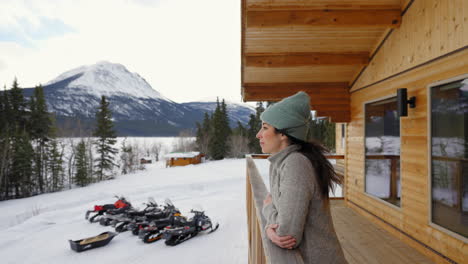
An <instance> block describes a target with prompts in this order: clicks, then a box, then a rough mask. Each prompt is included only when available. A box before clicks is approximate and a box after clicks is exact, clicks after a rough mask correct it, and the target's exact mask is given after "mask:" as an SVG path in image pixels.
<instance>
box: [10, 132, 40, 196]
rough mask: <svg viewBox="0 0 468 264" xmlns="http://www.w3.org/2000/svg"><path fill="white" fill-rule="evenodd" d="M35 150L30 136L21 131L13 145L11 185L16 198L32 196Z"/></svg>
mask: <svg viewBox="0 0 468 264" xmlns="http://www.w3.org/2000/svg"><path fill="white" fill-rule="evenodd" d="M33 155H34V150H33V148H32V146H31V142H30V139H29V136H28V134H27V133H26V132H25V131H21V132H20V133H19V134H18V135H16V136H15V139H14V143H13V159H12V160H13V162H12V168H11V176H10V177H11V183H12V185H13V186H12V187H14V189H13V193H14V194H15V195H14V197H15V198H21V197H28V196H30V195H31V194H32V192H33V190H32V179H31V176H32V161H33Z"/></svg>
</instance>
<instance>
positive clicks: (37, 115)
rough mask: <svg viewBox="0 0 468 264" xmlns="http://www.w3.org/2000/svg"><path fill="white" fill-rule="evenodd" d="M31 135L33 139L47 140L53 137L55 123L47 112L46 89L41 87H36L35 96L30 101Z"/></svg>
mask: <svg viewBox="0 0 468 264" xmlns="http://www.w3.org/2000/svg"><path fill="white" fill-rule="evenodd" d="M30 110H31V120H30V134H31V138H32V139H41V140H47V139H48V138H49V137H50V136H53V133H52V132H53V121H52V118H51V115H50V113H49V112H48V111H47V104H46V100H45V97H44V89H43V88H42V86H41V85H39V86H36V88H35V89H34V95H33V96H32V97H31V99H30Z"/></svg>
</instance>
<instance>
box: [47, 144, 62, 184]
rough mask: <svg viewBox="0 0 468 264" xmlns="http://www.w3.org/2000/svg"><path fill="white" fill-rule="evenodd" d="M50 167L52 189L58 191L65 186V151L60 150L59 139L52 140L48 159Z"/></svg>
mask: <svg viewBox="0 0 468 264" xmlns="http://www.w3.org/2000/svg"><path fill="white" fill-rule="evenodd" d="M48 169H49V171H50V173H51V186H50V188H51V191H53V192H56V191H59V190H61V189H62V188H63V178H64V173H63V153H62V152H60V151H59V147H58V142H57V140H52V142H51V144H50V153H49V159H48Z"/></svg>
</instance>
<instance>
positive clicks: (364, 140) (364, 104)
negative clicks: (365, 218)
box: [362, 91, 403, 213]
mask: <svg viewBox="0 0 468 264" xmlns="http://www.w3.org/2000/svg"><path fill="white" fill-rule="evenodd" d="M394 97H395V98H396V91H395V93H394V94H389V95H386V96H381V97H378V98H376V99H372V100H368V101H364V102H363V104H362V106H363V107H362V108H363V110H364V112H363V119H364V122H363V123H364V127H363V130H364V137H363V159H362V165H363V171H364V175H363V176H364V182H363V184H362V186H363V190H362V192H363V193H364V195H366V196H367V197H370V198H372V199H373V200H375V201H378V202H380V203H382V204H384V205H387V206H388V207H390V208H393V209H396V210H398V211H399V212H400V213H402V212H403V188H402V187H403V174H402V169H401V168H402V166H401V165H402V163H401V131H402V128H401V118H400V196H401V197H400V206H397V205H394V204H392V203H390V202H387V201H385V200H384V199H381V198H379V197H377V196H374V195H372V194H369V193H367V192H366V105H368V104H372V103H376V102H379V101H384V100H388V99H391V98H394Z"/></svg>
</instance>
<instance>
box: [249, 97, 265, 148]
mask: <svg viewBox="0 0 468 264" xmlns="http://www.w3.org/2000/svg"><path fill="white" fill-rule="evenodd" d="M263 111H265V108H264V107H263V104H262V102H257V107H256V108H255V115H253V114H252V115H250V119H249V123H248V124H249V128H248V132H247V137H248V139H249V151H250V153H262V148H261V147H260V144H259V142H258V139H257V133H258V131H259V130H260V128H261V127H262V120H261V119H260V115H261V114H262V113H263Z"/></svg>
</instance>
